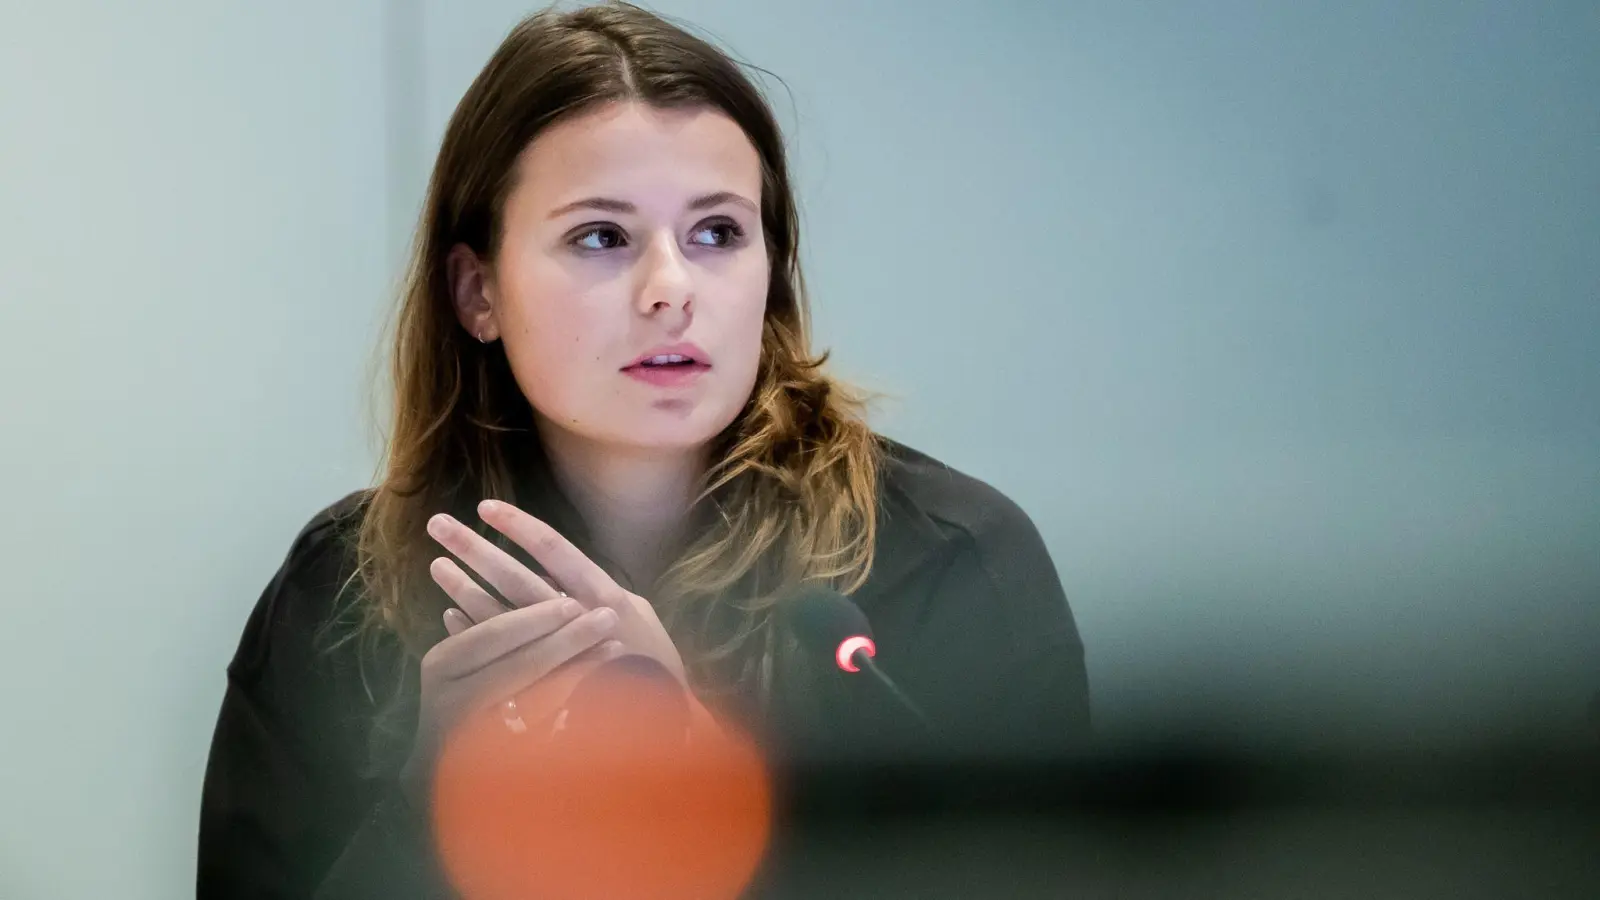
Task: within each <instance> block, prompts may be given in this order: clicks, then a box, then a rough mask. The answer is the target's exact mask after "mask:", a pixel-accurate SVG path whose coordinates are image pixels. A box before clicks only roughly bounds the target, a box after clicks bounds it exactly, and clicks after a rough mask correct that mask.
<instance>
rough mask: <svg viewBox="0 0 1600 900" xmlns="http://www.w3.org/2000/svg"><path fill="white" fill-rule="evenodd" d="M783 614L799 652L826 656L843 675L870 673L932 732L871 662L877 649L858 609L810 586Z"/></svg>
mask: <svg viewBox="0 0 1600 900" xmlns="http://www.w3.org/2000/svg"><path fill="white" fill-rule="evenodd" d="M785 614H786V618H787V621H788V625H789V630H790V632H791V633H792V634H794V636H795V638H796V639H798V640H799V642H800V647H801V649H803V650H805V651H806V652H807V653H811V654H815V655H816V656H818V657H822V656H824V655H826V656H827V657H828V658H829V659H830V661H831V662H832V663H833V664H834V665H836V666H838V667H839V669H840V670H841V671H843V672H847V673H851V674H854V673H857V672H867V673H869V674H870V675H872V677H873V678H874V679H875V680H876V681H877V682H878V684H880V685H882V686H883V688H884V689H885V690H887V691H888V692H889V695H890V696H892V697H894V699H895V701H896V702H897V703H899V705H900V706H901V707H903V708H904V709H905V710H906V711H907V712H909V713H911V715H912V716H914V717H916V719H917V721H919V722H921V723H922V725H923V727H924V728H927V729H928V730H930V731H932V730H933V725H932V723H931V722H929V721H928V716H927V714H926V713H924V712H923V711H922V708H921V707H920V706H918V705H917V704H916V702H915V701H913V700H912V699H911V698H910V697H908V696H906V694H905V692H904V691H902V690H900V686H899V685H897V684H895V683H894V679H893V678H890V677H889V673H887V672H885V671H883V669H881V668H879V667H878V664H877V663H875V662H873V661H872V658H873V657H874V656H876V655H877V653H878V645H877V644H875V643H873V640H872V625H871V623H869V622H868V621H867V615H866V613H863V612H862V611H861V607H859V606H857V605H855V603H854V602H852V601H851V600H850V599H849V598H848V597H846V596H844V595H843V594H841V593H839V592H838V591H833V590H829V589H827V588H824V587H817V586H814V585H813V586H808V587H806V588H804V589H803V590H802V591H801V592H800V593H799V594H798V595H797V596H795V597H794V598H793V599H792V600H790V601H789V603H788V604H786V610H785Z"/></svg>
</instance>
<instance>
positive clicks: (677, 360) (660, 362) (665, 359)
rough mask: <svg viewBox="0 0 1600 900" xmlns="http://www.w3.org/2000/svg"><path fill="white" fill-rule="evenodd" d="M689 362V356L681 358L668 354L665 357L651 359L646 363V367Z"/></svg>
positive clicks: (674, 354)
mask: <svg viewBox="0 0 1600 900" xmlns="http://www.w3.org/2000/svg"><path fill="white" fill-rule="evenodd" d="M688 361H689V357H687V356H679V355H678V354H676V353H668V354H667V355H665V356H652V357H650V358H649V359H647V360H645V361H644V362H645V365H649V366H664V365H666V364H667V363H681V362H688Z"/></svg>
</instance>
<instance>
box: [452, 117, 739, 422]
mask: <svg viewBox="0 0 1600 900" xmlns="http://www.w3.org/2000/svg"><path fill="white" fill-rule="evenodd" d="M760 204H761V164H760V159H759V157H758V156H757V154H756V150H755V147H754V146H752V145H751V143H750V141H749V139H748V138H746V137H745V135H744V132H743V131H742V130H741V129H740V128H739V126H738V125H737V124H735V123H734V121H733V120H732V119H730V118H728V117H727V116H726V115H723V114H722V113H720V112H716V111H712V110H706V109H696V110H676V111H663V110H658V109H652V108H650V107H648V106H644V105H641V104H636V103H619V104H612V105H610V106H606V107H602V108H600V109H599V110H597V111H593V112H590V113H587V114H584V115H580V116H577V117H574V118H572V119H569V120H566V121H564V122H561V123H559V124H557V125H555V126H553V127H551V128H549V129H548V130H546V131H545V132H543V133H542V134H540V135H539V137H537V138H536V139H535V140H534V141H533V142H532V143H531V144H529V146H528V148H527V149H526V150H525V151H523V153H522V156H521V159H520V161H519V164H518V170H517V179H516V184H515V187H514V188H513V190H512V193H511V195H510V197H509V198H508V199H507V202H506V207H505V212H504V232H503V236H502V242H501V245H500V248H499V254H498V257H497V259H496V261H495V265H494V267H493V270H492V271H482V272H481V276H482V277H481V280H480V281H479V282H478V285H479V288H478V290H479V291H480V293H481V297H482V299H483V300H484V301H487V303H486V308H480V309H478V310H477V311H476V312H474V309H473V307H472V304H471V303H470V302H467V303H465V304H463V303H462V297H463V290H462V286H463V285H464V284H470V283H471V278H470V275H469V277H468V278H467V280H466V281H463V279H462V277H461V276H460V275H459V274H458V273H459V272H470V270H471V269H472V265H471V263H470V262H469V263H468V264H467V265H466V266H465V267H460V266H458V265H457V260H456V259H454V258H453V259H452V267H451V268H452V279H453V281H454V282H455V284H456V288H457V290H456V293H457V299H458V311H459V312H460V313H461V314H462V317H463V322H464V323H466V324H467V327H468V328H469V329H471V330H473V331H474V332H475V333H483V332H484V331H488V332H490V334H488V335H486V336H493V335H494V334H497V335H498V336H499V337H500V338H501V340H503V341H504V342H505V350H506V353H507V356H508V358H509V360H510V363H511V368H512V371H513V372H514V373H515V376H516V379H517V383H518V385H519V386H520V387H521V388H522V392H523V393H524V394H525V395H526V396H527V398H528V401H529V402H530V403H531V404H532V405H533V407H534V410H535V411H536V413H537V415H538V416H539V417H540V418H541V419H542V422H541V428H542V429H551V428H554V429H559V430H560V431H562V432H566V433H568V434H570V435H571V436H574V437H577V438H579V439H581V440H583V441H584V442H588V443H599V444H604V445H610V446H616V447H619V448H621V447H626V448H630V449H653V450H669V449H670V450H685V449H694V448H701V447H703V446H704V445H705V444H706V443H707V442H708V441H710V440H711V439H712V438H714V437H715V436H716V435H717V434H718V433H719V432H721V431H722V430H723V429H724V428H725V427H727V425H728V424H730V423H731V422H732V421H733V420H734V419H735V418H736V417H737V416H738V414H739V412H740V410H741V409H742V408H743V407H744V404H745V402H746V401H747V400H748V399H749V397H750V393H751V391H752V389H753V388H754V385H755V380H756V372H757V366H758V363H759V361H760V356H761V329H762V320H763V316H764V315H765V311H766V300H767V288H768V278H769V272H768V265H767V251H766V241H765V235H764V234H763V233H762V228H761V213H760V208H761V206H760ZM463 250H465V248H458V250H457V251H456V253H457V254H459V253H461V252H462V251H463ZM468 253H469V254H470V251H468ZM471 293H473V291H472V290H468V291H466V294H468V295H470V294H471Z"/></svg>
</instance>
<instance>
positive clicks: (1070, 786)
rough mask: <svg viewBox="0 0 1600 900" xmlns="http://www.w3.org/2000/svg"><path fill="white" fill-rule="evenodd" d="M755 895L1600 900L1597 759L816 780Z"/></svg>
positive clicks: (810, 778)
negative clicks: (1586, 899)
mask: <svg viewBox="0 0 1600 900" xmlns="http://www.w3.org/2000/svg"><path fill="white" fill-rule="evenodd" d="M779 792H780V795H782V796H786V797H788V798H790V803H789V805H788V807H787V819H788V822H789V823H790V824H789V827H788V828H787V829H786V830H785V831H784V832H783V844H782V845H781V846H780V847H778V848H775V849H776V850H777V852H776V853H775V854H774V855H773V857H772V858H773V859H774V860H776V861H775V862H774V863H773V864H772V868H771V869H770V870H769V871H768V872H767V873H765V877H766V878H767V879H770V880H769V881H767V882H765V884H766V885H767V891H766V892H764V893H760V894H759V896H762V897H783V898H790V897H794V898H799V897H820V896H827V897H835V898H837V897H863V898H866V897H871V898H883V900H888V898H901V897H905V898H919V900H929V898H946V897H949V898H955V897H963V898H966V897H971V898H1035V897H1037V898H1045V897H1050V898H1057V897H1118V898H1143V897H1151V898H1155V897H1182V898H1195V897H1217V898H1224V897H1226V898H1247V897H1262V898H1269V897H1270V898H1280V897H1297V898H1306V897H1363V898H1371V897H1404V898H1419V897H1450V898H1467V897H1485V898H1488V897H1495V898H1499V897H1519V898H1521V897H1600V745H1597V746H1591V747H1587V748H1585V747H1572V748H1569V749H1566V750H1562V751H1550V750H1540V751H1537V752H1534V751H1529V750H1526V749H1508V750H1503V751H1483V752H1475V753H1471V754H1467V753H1418V754H1412V755H1406V754H1385V755H1373V756H1367V757H1362V758H1331V757H1330V758H1320V759H1312V758H1299V759H1288V758H1284V757H1275V758H1268V757H1264V756H1247V755H1242V754H1241V755H1226V754H1218V753H1191V752H1182V751H1164V750H1148V751H1136V752H1129V751H1121V752H1118V753H1116V754H1115V755H1114V756H1107V757H1101V758H1083V759H1079V760H1075V761H1072V762H1066V763H1060V764H1049V765H1046V764H1029V765H977V764H974V765H962V766H938V767H934V766H890V765H885V766H878V767H871V768H862V767H850V768H848V769H846V768H843V767H838V768H830V767H827V766H810V767H805V768H802V769H799V770H794V771H792V772H791V775H790V777H789V778H788V779H786V781H785V783H783V784H780V785H779Z"/></svg>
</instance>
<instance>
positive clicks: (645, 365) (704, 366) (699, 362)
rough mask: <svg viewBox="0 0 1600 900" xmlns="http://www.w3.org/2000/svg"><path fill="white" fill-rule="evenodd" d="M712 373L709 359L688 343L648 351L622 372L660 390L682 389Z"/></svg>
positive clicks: (653, 348)
mask: <svg viewBox="0 0 1600 900" xmlns="http://www.w3.org/2000/svg"><path fill="white" fill-rule="evenodd" d="M710 369H711V358H710V357H709V356H707V355H706V352H705V351H704V350H701V349H700V348H699V347H697V346H695V345H694V344H690V343H680V344H668V345H663V346H660V347H651V348H650V349H649V350H646V351H645V352H643V353H641V354H639V355H638V356H636V357H634V359H633V362H631V363H628V364H627V365H626V366H623V368H622V374H624V375H627V376H628V377H630V378H633V379H634V380H636V381H642V382H644V383H645V384H650V385H654V386H656V387H662V388H672V387H684V386H687V385H689V384H691V383H693V382H694V381H696V380H698V379H699V378H700V376H701V375H703V374H705V373H706V372H707V371H709V370H710Z"/></svg>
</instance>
